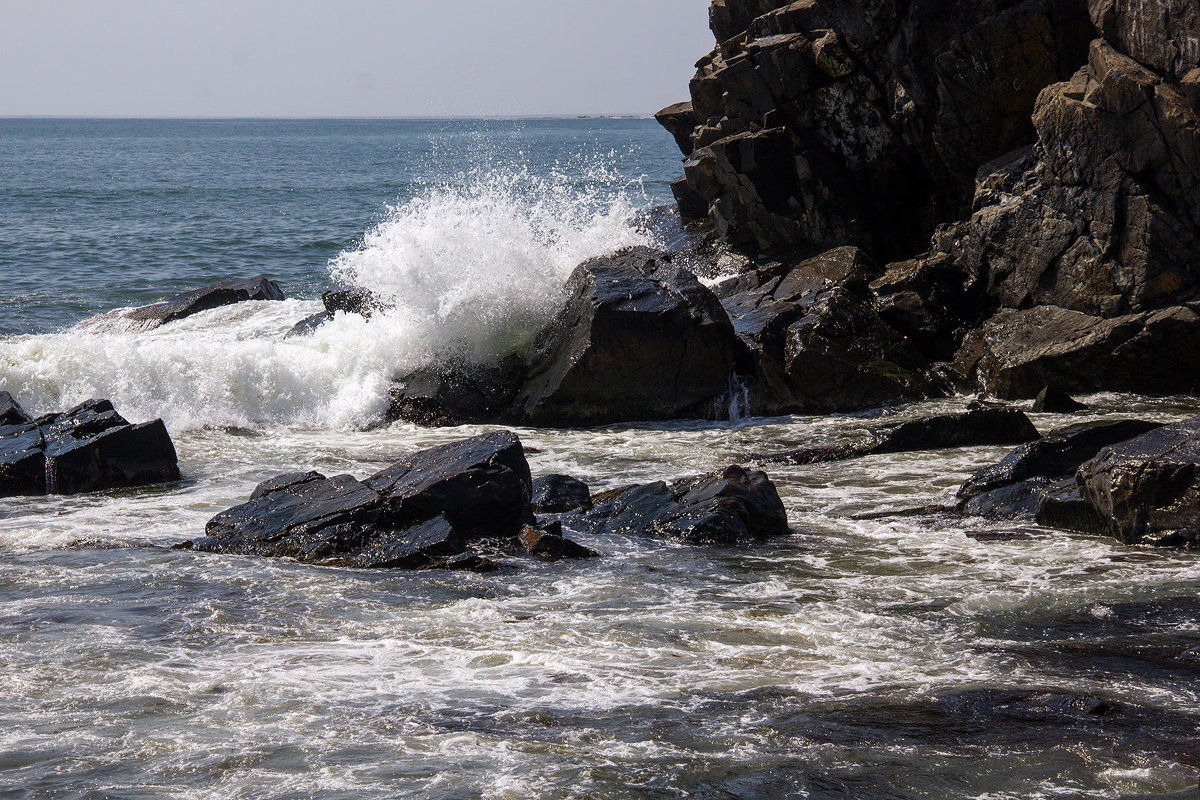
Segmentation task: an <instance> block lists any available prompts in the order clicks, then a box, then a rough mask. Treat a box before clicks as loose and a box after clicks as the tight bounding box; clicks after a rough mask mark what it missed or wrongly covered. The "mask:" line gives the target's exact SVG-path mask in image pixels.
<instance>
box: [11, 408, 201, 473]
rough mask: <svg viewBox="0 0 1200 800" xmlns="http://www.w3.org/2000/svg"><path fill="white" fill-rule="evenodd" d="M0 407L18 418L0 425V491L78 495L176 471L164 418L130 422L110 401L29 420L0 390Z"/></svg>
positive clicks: (174, 456) (176, 466) (174, 458)
mask: <svg viewBox="0 0 1200 800" xmlns="http://www.w3.org/2000/svg"><path fill="white" fill-rule="evenodd" d="M0 413H3V414H4V419H6V420H11V421H13V422H15V424H6V425H0V496H5V497H7V496H13V495H40V494H78V493H80V492H95V491H101V490H105V489H121V488H127V487H134V486H147V485H151V484H158V483H170V482H172V481H177V480H179V478H180V475H179V463H178V459H177V457H176V455H175V446H174V444H172V442H171V437H170V436H169V435H168V434H167V429H166V426H164V425H163V422H162V420H159V419H156V420H153V421H151V422H145V423H141V424H137V425H134V424H131V423H129V422H128V421H127V420H125V419H124V418H123V417H122V416H121V415H120V414H118V413H117V412H116V410H115V409H114V408H113V405H112V403H110V402H109V401H108V400H88V401H87V402H85V403H81V404H80V405H78V406H76V407H75V408H72V409H70V410H69V411H66V412H63V413H60V414H46V415H44V416H42V417H38V418H37V419H36V420H30V419H29V415H28V414H26V413H25V411H24V409H22V408H21V407H20V405H18V404H17V403H16V401H15V400H13V399H12V396H11V395H9V394H8V393H7V392H0ZM22 419H23V420H26V421H24V422H22V421H21V420H22Z"/></svg>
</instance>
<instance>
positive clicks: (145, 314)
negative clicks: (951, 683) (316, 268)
mask: <svg viewBox="0 0 1200 800" xmlns="http://www.w3.org/2000/svg"><path fill="white" fill-rule="evenodd" d="M283 299H284V294H283V290H282V289H280V288H279V284H277V283H275V282H274V281H272V280H268V279H267V278H265V277H263V276H262V275H255V276H254V277H252V278H242V279H238V280H229V281H222V282H220V283H214V284H212V285H210V286H205V287H203V288H200V289H192V290H191V291H187V292H181V293H180V294H176V295H172V296H171V297H168V298H167V299H166V300H162V301H159V302H157V303H154V304H152V305H148V306H141V307H140V308H134V309H130V310H128V311H114V312H109V313H107V314H101V315H99V316H96V317H92V318H91V319H88V320H84V321H83V322H82V323H80V324H81V325H82V326H83V327H85V328H86V327H89V326H91V325H99V324H103V321H106V320H113V319H117V318H120V319H122V320H126V321H128V322H129V323H133V324H135V325H136V326H137V327H138V328H140V329H141V330H153V329H154V328H157V327H159V326H160V325H165V324H166V323H168V322H174V321H175V320H178V319H183V318H184V317H189V316H191V315H192V314H197V313H199V312H201V311H208V310H209V309H211V308H217V307H219V306H228V305H233V304H234V303H242V302H245V301H247V300H283Z"/></svg>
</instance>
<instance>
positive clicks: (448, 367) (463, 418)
mask: <svg viewBox="0 0 1200 800" xmlns="http://www.w3.org/2000/svg"><path fill="white" fill-rule="evenodd" d="M525 370H526V366H525V362H524V361H522V360H521V359H520V358H519V357H516V356H510V357H508V358H505V359H503V360H501V362H500V363H499V364H471V363H454V362H435V363H432V364H428V365H426V366H424V367H421V368H419V369H416V370H414V371H412V372H410V373H408V374H407V375H405V376H403V377H401V378H399V379H398V380H396V382H395V384H394V385H393V386H392V388H391V391H390V392H389V400H390V403H389V406H388V411H387V415H386V419H387V421H388V422H393V421H395V420H404V421H406V422H415V423H417V424H418V425H430V426H444V425H465V424H468V423H476V422H490V421H493V420H496V419H500V418H503V417H504V416H505V415H506V414H508V413H509V410H510V408H511V407H512V403H513V399H514V398H515V396H516V393H517V390H518V389H520V388H521V382H522V381H523V379H524V377H525Z"/></svg>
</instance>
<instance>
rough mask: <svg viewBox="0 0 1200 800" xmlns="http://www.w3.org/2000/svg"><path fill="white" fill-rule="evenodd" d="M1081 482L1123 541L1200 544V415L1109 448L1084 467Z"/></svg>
mask: <svg viewBox="0 0 1200 800" xmlns="http://www.w3.org/2000/svg"><path fill="white" fill-rule="evenodd" d="M1077 480H1078V483H1079V486H1080V488H1081V490H1082V494H1083V497H1084V499H1085V500H1087V502H1088V504H1089V505H1091V506H1092V508H1094V509H1095V510H1096V512H1097V513H1098V515H1099V517H1100V518H1101V520H1102V521H1103V523H1104V526H1105V530H1106V531H1107V532H1108V533H1109V534H1110V535H1112V536H1115V537H1117V538H1118V539H1120V540H1121V541H1122V542H1125V543H1126V544H1142V543H1145V544H1158V545H1187V546H1195V545H1196V544H1198V543H1200V417H1193V418H1192V419H1189V420H1186V421H1184V422H1177V423H1175V424H1174V425H1166V426H1163V427H1158V428H1156V429H1155V430H1152V431H1149V432H1147V433H1144V434H1142V435H1141V436H1138V437H1136V438H1133V439H1129V440H1128V441H1124V442H1121V443H1119V444H1113V445H1110V446H1108V447H1105V448H1104V449H1103V450H1101V451H1100V452H1099V454H1097V455H1096V457H1095V458H1093V459H1091V460H1090V461H1088V462H1087V463H1085V464H1083V465H1082V466H1080V468H1079V472H1078V475H1077Z"/></svg>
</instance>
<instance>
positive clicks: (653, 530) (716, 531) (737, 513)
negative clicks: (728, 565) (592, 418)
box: [562, 466, 789, 544]
mask: <svg viewBox="0 0 1200 800" xmlns="http://www.w3.org/2000/svg"><path fill="white" fill-rule="evenodd" d="M595 502H596V506H595V508H593V509H592V510H591V511H580V512H575V513H574V514H569V515H567V516H565V517H563V519H562V523H563V527H565V528H567V529H568V530H578V531H584V532H592V533H599V532H607V533H639V534H651V535H654V536H663V537H665V538H668V539H675V540H677V541H681V542H685V543H687V544H736V543H741V542H754V541H760V540H762V539H764V538H766V537H769V536H777V535H782V534H786V533H788V532H789V530H788V522H787V513H786V512H785V511H784V508H783V501H781V500H780V499H779V493H778V492H777V491H776V489H775V485H774V484H773V483H771V480H770V478H768V477H767V476H766V474H765V473H762V472H758V471H751V470H746V469H744V468H743V467H739V466H731V467H728V468H726V469H725V470H724V471H723V472H719V473H711V474H708V475H701V476H698V477H695V478H688V479H684V480H680V481H676V482H675V483H672V484H669V485H668V484H666V483H663V482H661V481H659V482H657V483H648V484H644V485H640V486H634V487H631V488H627V489H623V490H621V491H620V492H619V493H616V495H615V496H609V497H602V496H600V495H598V496H597V497H596V498H595Z"/></svg>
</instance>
